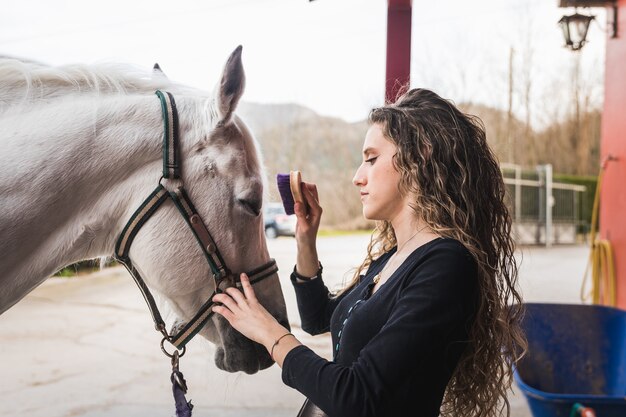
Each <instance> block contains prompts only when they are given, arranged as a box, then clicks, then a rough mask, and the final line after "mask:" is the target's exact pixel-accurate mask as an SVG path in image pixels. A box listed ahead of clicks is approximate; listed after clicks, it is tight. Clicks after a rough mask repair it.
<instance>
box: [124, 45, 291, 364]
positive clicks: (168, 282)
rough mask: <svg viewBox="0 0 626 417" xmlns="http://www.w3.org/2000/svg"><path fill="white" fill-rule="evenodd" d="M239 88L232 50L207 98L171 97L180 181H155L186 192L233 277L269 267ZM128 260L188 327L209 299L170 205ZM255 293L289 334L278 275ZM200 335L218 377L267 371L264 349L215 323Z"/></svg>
mask: <svg viewBox="0 0 626 417" xmlns="http://www.w3.org/2000/svg"><path fill="white" fill-rule="evenodd" d="M244 86H245V75H244V70H243V66H242V62H241V47H238V48H237V49H236V50H235V51H234V52H233V53H232V54H231V56H230V57H229V59H228V61H227V62H226V65H225V66H224V69H223V72H222V75H221V78H220V80H219V82H218V84H217V86H216V87H215V89H214V92H213V94H212V95H211V96H209V97H198V96H197V95H193V94H191V95H189V94H185V93H183V94H181V95H176V106H177V108H178V112H179V132H180V143H181V146H180V161H181V163H182V166H181V178H180V179H177V180H169V179H166V180H162V181H161V182H162V183H163V184H164V185H165V187H166V188H167V189H175V188H176V187H177V186H179V185H180V184H181V183H182V184H184V187H185V190H186V193H187V194H188V196H189V198H190V200H191V201H193V205H194V206H195V209H196V210H197V213H198V214H199V215H200V217H201V219H202V220H203V222H204V224H205V225H206V228H207V230H208V231H209V232H210V235H211V237H212V239H213V240H214V242H215V244H216V246H217V248H218V249H219V252H220V253H221V256H222V258H223V261H224V263H225V265H226V266H227V267H228V269H229V270H230V271H232V273H233V275H235V276H237V275H238V274H239V273H241V272H244V271H249V270H252V269H254V268H255V267H258V266H259V265H262V264H264V263H267V262H268V261H269V259H270V258H269V254H268V250H267V245H266V241H265V236H264V230H263V222H262V216H261V214H260V213H261V208H262V203H263V196H264V191H263V190H264V172H263V167H262V160H261V156H260V154H259V152H258V149H257V145H256V142H255V140H254V138H253V136H252V134H251V132H250V131H249V130H248V128H247V126H246V125H245V123H244V122H243V121H242V120H241V119H240V118H239V117H238V116H237V115H236V113H235V110H236V108H237V103H238V102H239V100H240V98H241V95H242V94H243V91H244ZM156 100H157V99H156V98H155V101H156ZM124 220H125V219H124ZM121 225H123V223H121ZM129 257H130V259H132V263H133V266H134V267H135V268H136V269H137V270H138V271H140V273H141V275H142V276H143V277H144V279H145V281H146V283H147V285H148V287H150V288H151V289H152V290H154V291H156V292H157V293H158V294H159V295H160V296H161V297H163V298H165V299H166V300H167V302H168V303H169V305H170V306H171V307H172V309H173V311H174V312H175V314H176V316H177V320H178V321H180V322H183V323H184V322H188V321H189V320H191V319H192V317H193V316H194V315H195V314H196V312H197V311H198V310H199V309H200V308H201V307H202V306H203V304H205V303H206V302H207V300H209V299H210V298H211V295H212V294H213V292H214V291H215V282H214V280H213V279H212V278H211V277H212V271H211V269H210V267H209V264H208V263H207V259H206V258H205V253H204V252H203V250H202V248H201V247H200V246H199V245H198V242H197V241H196V239H195V237H194V235H193V232H192V231H191V229H190V228H189V227H188V225H187V224H185V221H184V218H183V217H181V216H180V214H179V213H178V210H177V208H176V207H175V205H174V204H173V202H172V201H171V200H168V201H166V202H165V203H164V204H163V208H162V209H160V210H158V211H157V212H155V213H154V215H153V217H151V218H150V220H149V221H147V222H146V223H145V224H144V225H143V226H142V228H141V231H140V232H139V233H138V234H137V235H136V237H135V239H134V243H133V244H132V247H130V250H129ZM254 289H255V292H256V294H257V297H258V299H259V301H260V302H261V303H262V304H263V305H264V306H265V307H266V308H267V309H268V311H269V312H270V313H271V314H272V315H273V316H274V317H275V318H276V319H277V320H278V321H279V322H280V323H282V324H283V325H285V326H287V327H288V326H289V324H288V321H287V313H286V307H285V301H284V298H283V295H282V291H281V286H280V282H279V279H278V275H277V274H276V273H274V274H273V275H272V276H270V277H269V278H267V279H264V280H263V281H260V282H258V283H257V284H256V285H255V286H254ZM199 334H201V335H202V336H204V337H205V338H206V339H208V340H209V341H211V342H212V343H214V344H215V345H216V354H215V363H216V365H217V366H218V368H220V369H223V370H226V371H229V372H236V371H244V372H246V373H249V374H252V373H255V372H257V371H258V370H260V369H264V368H267V367H269V366H271V364H272V363H273V361H272V359H271V358H270V356H269V354H268V353H267V351H266V350H265V349H264V348H263V346H261V345H259V344H257V343H254V342H252V341H250V340H249V339H247V338H245V337H243V336H242V335H241V334H240V333H239V332H237V331H236V330H234V329H233V328H232V327H231V326H230V325H229V324H228V322H227V321H226V320H225V319H223V317H221V316H219V315H212V316H211V318H210V319H209V321H208V322H207V323H206V324H205V325H204V326H203V327H202V329H201V330H200V332H199Z"/></svg>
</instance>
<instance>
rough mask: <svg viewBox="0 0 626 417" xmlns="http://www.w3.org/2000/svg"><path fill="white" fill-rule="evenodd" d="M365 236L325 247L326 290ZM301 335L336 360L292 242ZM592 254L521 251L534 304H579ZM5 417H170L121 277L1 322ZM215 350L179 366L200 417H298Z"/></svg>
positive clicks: (356, 255)
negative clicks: (319, 327) (305, 328)
mask: <svg viewBox="0 0 626 417" xmlns="http://www.w3.org/2000/svg"><path fill="white" fill-rule="evenodd" d="M367 243H368V237H367V236H365V235H353V236H343V237H333V238H321V239H320V242H319V249H320V258H321V259H322V262H323V263H324V271H325V279H326V280H327V281H328V283H329V286H331V287H332V286H339V285H341V282H342V280H344V279H347V278H349V276H350V274H349V273H346V271H348V270H349V269H350V268H351V267H353V266H355V265H357V264H358V263H359V262H360V260H361V259H360V257H361V256H362V254H363V253H364V250H365V247H366V245H367ZM269 249H270V253H271V254H272V256H273V257H275V258H276V260H277V262H278V265H279V267H280V268H281V280H282V281H283V288H284V292H285V296H286V300H287V308H288V311H289V315H290V318H291V322H292V327H293V328H294V333H296V335H297V336H298V338H299V339H300V340H302V341H303V342H304V343H305V344H307V345H309V346H311V347H312V348H313V349H314V350H315V351H316V352H318V353H319V354H321V355H323V356H325V357H329V356H330V349H329V348H330V342H329V337H328V336H326V335H322V336H316V337H312V336H308V335H306V334H304V333H303V332H302V331H301V330H300V329H299V323H298V315H297V310H296V305H295V296H294V294H293V290H292V289H291V286H290V284H289V282H288V273H289V271H290V270H291V269H292V268H293V262H294V260H295V252H294V250H295V242H294V241H293V239H290V238H279V239H275V240H272V241H270V242H269ZM587 254H588V248H587V247H585V246H568V247H555V248H551V249H545V248H525V249H523V250H522V251H520V254H519V255H520V258H523V262H522V265H521V272H520V277H521V287H522V290H523V292H524V295H525V298H526V300H527V301H541V302H548V301H553V302H571V303H578V302H579V290H580V285H581V278H582V274H583V272H584V269H585V265H586V259H587ZM0 336H1V338H0V340H1V341H0V369H1V370H2V375H1V376H2V377H1V378H0V416H2V417H9V416H10V417H17V416H20V417H51V416H52V417H71V416H76V417H104V416H107V417H109V416H124V417H144V416H151V417H152V416H171V415H172V414H173V409H172V399H171V393H170V386H169V372H170V369H169V362H168V360H166V359H165V358H164V357H163V355H162V353H161V352H160V349H159V347H158V343H159V341H160V338H159V335H158V334H157V332H155V331H154V330H153V327H152V322H151V319H150V316H149V313H148V310H147V308H146V307H145V305H144V302H143V299H142V297H141V295H140V293H139V291H138V290H137V289H136V288H135V286H134V283H133V282H132V280H131V279H130V277H129V276H128V275H127V274H126V272H125V271H124V270H123V269H120V268H111V269H107V270H104V271H100V272H97V273H95V274H92V275H90V276H88V277H84V278H77V279H61V278H51V279H49V280H48V281H46V282H45V283H44V284H43V285H41V286H40V287H39V288H37V289H36V290H35V291H33V292H32V293H31V294H30V295H29V296H27V297H26V298H25V299H23V300H22V301H21V302H20V303H18V304H17V305H16V306H14V307H13V308H12V309H11V310H9V311H8V312H6V313H5V314H3V315H2V316H0ZM212 357H213V348H212V346H211V345H210V344H209V343H208V342H205V341H204V340H194V341H192V342H191V344H190V345H189V349H188V353H187V354H186V356H185V357H184V359H183V361H182V362H181V370H182V371H183V372H184V373H185V377H186V379H187V382H188V384H189V386H190V393H189V397H190V398H191V399H192V400H193V403H194V404H195V405H196V407H195V409H194V416H195V417H203V416H217V415H219V416H223V417H232V416H242V417H243V416H248V417H252V416H254V417H261V416H263V417H265V416H274V417H283V416H285V417H287V416H290V417H291V416H295V414H296V412H297V410H298V408H299V406H300V404H301V403H302V401H303V397H302V396H301V395H300V394H299V393H298V392H296V391H294V390H292V389H290V388H288V387H286V386H284V385H283V384H282V382H281V380H280V369H279V368H278V367H277V366H273V367H272V368H270V369H268V370H265V371H263V372H260V373H258V374H256V375H252V376H249V375H244V374H228V373H225V372H222V371H219V370H217V368H215V366H214V365H213V359H212ZM510 400H511V404H512V407H513V413H512V415H513V417H528V416H530V413H529V411H528V409H527V407H526V403H525V400H524V399H523V398H522V397H521V395H515V394H512V395H511V397H510Z"/></svg>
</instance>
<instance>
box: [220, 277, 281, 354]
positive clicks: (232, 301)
mask: <svg viewBox="0 0 626 417" xmlns="http://www.w3.org/2000/svg"><path fill="white" fill-rule="evenodd" d="M241 285H242V287H243V293H242V292H241V291H239V290H238V289H237V288H236V287H229V288H227V289H226V290H225V292H223V293H220V294H216V295H215V296H213V301H214V302H216V303H221V305H216V306H213V308H212V311H213V312H215V313H217V314H220V315H221V316H223V317H224V318H225V319H226V320H228V323H230V325H231V326H233V328H234V329H235V330H237V331H238V332H239V333H241V334H243V335H244V336H245V337H247V338H248V339H250V340H253V341H255V342H257V343H260V344H262V345H264V346H265V347H266V348H271V346H272V344H273V343H274V341H275V340H276V337H277V335H282V334H284V333H285V332H288V330H287V329H286V328H284V327H283V326H282V325H281V324H280V323H278V321H276V319H275V318H274V317H273V316H272V315H271V314H270V313H269V312H268V311H267V310H266V309H265V307H263V306H262V305H261V303H259V301H258V300H257V298H256V295H255V294H254V289H253V288H252V285H250V279H249V278H248V276H247V275H246V274H241Z"/></svg>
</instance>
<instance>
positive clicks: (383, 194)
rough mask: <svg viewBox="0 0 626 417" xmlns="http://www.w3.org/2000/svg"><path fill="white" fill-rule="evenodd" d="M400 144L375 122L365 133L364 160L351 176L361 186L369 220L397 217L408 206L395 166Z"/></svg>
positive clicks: (364, 214) (364, 210) (363, 202)
mask: <svg viewBox="0 0 626 417" xmlns="http://www.w3.org/2000/svg"><path fill="white" fill-rule="evenodd" d="M396 151H397V147H396V145H394V144H393V143H392V142H390V141H389V140H387V139H386V138H385V136H384V135H383V131H382V128H381V126H380V125H378V124H373V125H372V126H371V127H370V128H369V129H368V131H367V134H366V135H365V142H364V143H363V162H362V163H361V165H360V166H359V168H358V169H357V171H356V174H355V175H354V178H353V179H352V182H353V183H354V185H356V186H357V187H359V188H360V189H361V203H362V204H363V216H364V217H365V218H366V219H369V220H389V221H392V220H393V219H395V218H396V217H397V216H398V215H399V214H400V213H401V212H402V210H403V209H405V208H406V207H407V204H406V202H405V201H404V198H403V197H402V195H401V194H400V191H399V190H398V184H399V182H400V173H399V172H398V171H396V169H395V167H394V166H393V161H392V159H393V156H394V155H395V154H396Z"/></svg>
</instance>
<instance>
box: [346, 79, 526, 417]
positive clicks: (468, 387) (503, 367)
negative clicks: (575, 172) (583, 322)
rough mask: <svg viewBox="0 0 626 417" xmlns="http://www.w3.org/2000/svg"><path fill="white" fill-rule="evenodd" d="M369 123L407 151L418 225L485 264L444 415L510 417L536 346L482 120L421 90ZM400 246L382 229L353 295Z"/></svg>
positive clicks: (404, 181) (404, 174)
mask: <svg viewBox="0 0 626 417" xmlns="http://www.w3.org/2000/svg"><path fill="white" fill-rule="evenodd" d="M369 122H370V124H378V125H380V126H381V127H382V130H383V133H384V135H385V137H386V138H387V139H388V140H390V141H391V142H392V143H394V144H395V145H396V146H397V153H396V155H395V156H394V158H393V163H394V166H395V168H396V170H397V171H398V172H399V173H400V174H401V180H400V184H399V188H400V192H401V193H403V195H405V194H404V193H407V192H411V193H413V194H414V195H416V196H417V197H416V200H415V201H414V204H413V205H412V209H413V210H414V211H415V214H416V216H418V218H421V219H422V220H423V221H424V222H426V224H428V226H429V227H430V229H431V230H432V231H433V232H434V233H435V234H438V235H440V236H443V237H448V238H452V239H456V240H457V241H459V242H461V243H462V244H463V245H464V246H465V247H466V248H467V249H468V250H469V251H470V253H471V254H472V256H473V257H474V259H475V260H476V262H477V265H478V283H479V288H480V291H479V293H480V295H479V298H480V300H479V304H478V311H477V314H476V318H475V321H474V323H473V326H472V328H471V330H470V334H469V343H468V345H467V347H466V349H465V351H464V353H463V355H462V357H461V359H460V361H459V363H458V365H457V367H456V370H455V371H454V374H453V375H452V378H451V380H450V382H449V383H448V386H447V389H446V394H445V396H444V399H443V404H442V408H441V413H442V415H444V416H463V417H473V416H477V417H478V416H480V417H491V416H500V415H502V414H503V412H504V413H505V414H506V415H507V416H508V415H510V405H509V403H508V400H507V391H508V390H509V388H510V386H511V383H512V374H513V371H512V366H513V364H515V363H516V362H517V361H518V360H519V359H521V357H522V356H523V354H524V352H525V351H526V346H527V343H526V339H525V337H524V333H523V332H522V330H521V327H520V321H521V318H522V313H523V311H522V309H521V308H519V306H520V305H521V302H522V297H521V294H520V292H519V291H518V289H517V275H518V267H517V264H516V261H515V258H514V251H515V243H514V241H513V238H512V236H511V224H512V220H511V216H510V215H509V210H508V208H507V206H506V204H505V185H504V181H503V179H502V172H501V171H500V167H499V164H498V161H497V158H496V157H495V155H494V154H493V152H492V151H491V149H490V148H489V146H488V144H487V140H486V135H485V129H484V126H483V124H482V121H481V120H480V119H479V118H478V117H475V116H472V115H469V114H464V113H463V112H461V111H460V110H459V109H458V108H457V107H456V106H455V105H454V104H453V103H452V102H450V101H448V100H445V99H443V98H441V97H440V96H438V95H437V94H435V93H433V92H432V91H429V90H425V89H413V90H410V91H408V92H406V93H405V94H404V95H402V96H400V97H399V98H398V99H397V100H396V102H395V103H393V104H389V105H386V106H384V107H380V108H375V109H373V110H372V111H371V113H370V115H369ZM395 245H396V236H395V233H394V230H393V228H392V226H391V223H390V222H388V221H381V222H377V227H376V229H375V230H374V233H373V234H372V238H371V241H370V244H369V246H368V249H367V257H366V258H365V260H364V261H363V263H362V264H361V266H360V267H358V268H357V270H356V273H355V275H354V278H353V279H352V281H351V282H350V283H349V284H348V285H347V287H346V288H345V289H344V290H343V291H345V290H347V289H349V288H351V287H352V286H354V285H356V283H357V282H358V281H359V276H360V275H361V274H362V273H363V271H365V270H366V269H367V268H368V267H369V265H370V264H371V263H372V261H373V260H374V259H376V258H378V257H379V256H380V255H382V254H383V253H385V252H387V251H389V250H391V249H392V248H393V247H394V246H395ZM343 291H342V292H343ZM509 303H511V304H513V305H515V306H517V308H511V307H510V305H509Z"/></svg>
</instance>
